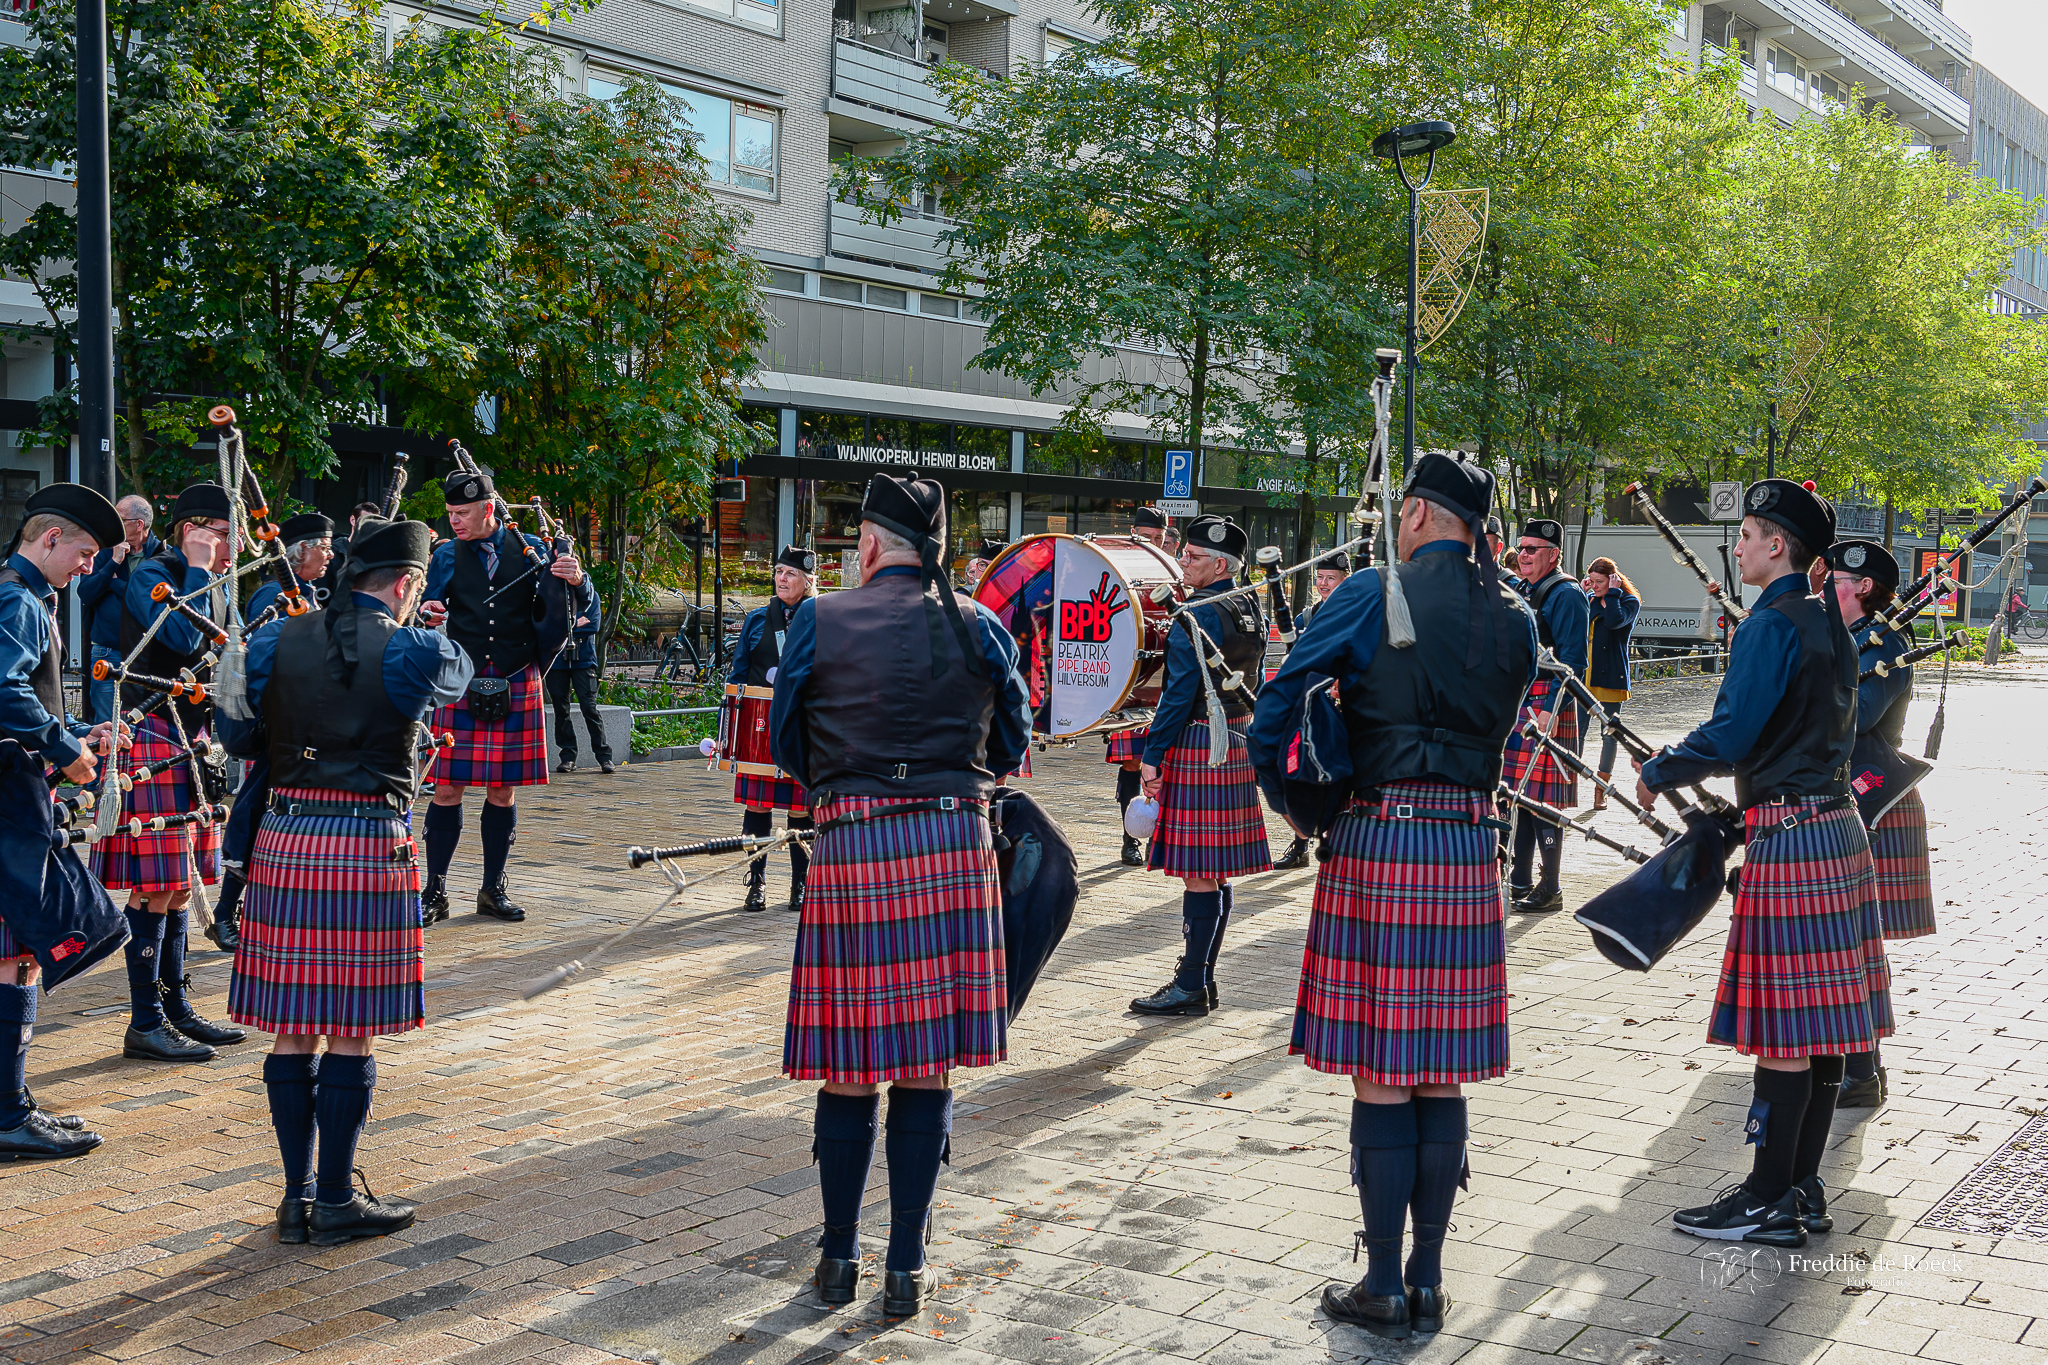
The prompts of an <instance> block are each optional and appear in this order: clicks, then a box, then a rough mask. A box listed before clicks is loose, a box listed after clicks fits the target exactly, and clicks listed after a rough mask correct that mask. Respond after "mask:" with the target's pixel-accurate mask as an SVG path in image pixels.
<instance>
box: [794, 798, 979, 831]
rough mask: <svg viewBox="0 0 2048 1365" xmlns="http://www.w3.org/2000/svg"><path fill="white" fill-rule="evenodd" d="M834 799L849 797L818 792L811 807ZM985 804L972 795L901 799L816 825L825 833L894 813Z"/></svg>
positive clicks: (879, 818) (970, 807)
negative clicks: (914, 799)
mask: <svg viewBox="0 0 2048 1365" xmlns="http://www.w3.org/2000/svg"><path fill="white" fill-rule="evenodd" d="M835 799H851V798H835V797H834V796H833V794H832V793H831V792H820V793H818V801H817V806H814V807H813V808H812V809H814V810H815V809H817V808H818V807H821V806H825V805H828V804H830V803H831V802H832V801H833V800H835ZM874 799H876V800H882V801H889V800H894V799H895V798H893V797H886V796H885V797H876V798H874ZM987 805H988V803H987V802H986V801H976V800H975V799H974V798H973V797H969V796H934V797H930V798H928V799H926V800H923V801H902V802H900V803H899V804H897V805H893V806H883V807H881V808H880V809H879V810H878V809H875V808H873V807H868V808H866V809H862V810H850V811H848V812H846V813H845V814H844V815H835V816H833V817H832V818H831V819H830V820H827V821H825V823H823V824H821V825H819V826H818V833H820V834H827V833H830V832H831V831H832V830H835V829H845V828H846V827H847V826H848V825H859V824H865V823H866V822H868V821H870V820H887V819H888V818H890V817H891V816H894V815H919V814H922V813H923V812H925V811H929V810H942V811H961V810H971V809H973V808H974V807H975V806H982V807H984V808H985V807H986V806H987Z"/></svg>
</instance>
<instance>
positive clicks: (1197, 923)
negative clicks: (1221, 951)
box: [1174, 891, 1223, 991]
mask: <svg viewBox="0 0 2048 1365" xmlns="http://www.w3.org/2000/svg"><path fill="white" fill-rule="evenodd" d="M1222 918H1223V893H1222V892H1221V891H1183V892H1181V893H1180V926H1181V933H1182V935H1183V936H1184V937H1185V938H1186V940H1187V942H1186V944H1185V945H1184V947H1183V949H1182V951H1181V958H1180V971H1179V973H1178V974H1177V975H1176V976H1175V977H1174V980H1176V981H1178V982H1179V983H1180V985H1181V986H1182V988H1183V989H1186V990H1191V991H1199V990H1206V989H1207V988H1208V985H1209V979H1208V972H1209V949H1210V947H1211V946H1212V945H1213V944H1214V943H1215V941H1216V925H1217V922H1218V921H1219V920H1221V919H1222Z"/></svg>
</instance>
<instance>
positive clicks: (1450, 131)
mask: <svg viewBox="0 0 2048 1365" xmlns="http://www.w3.org/2000/svg"><path fill="white" fill-rule="evenodd" d="M1457 138H1458V130H1457V129H1456V128H1453V127H1452V126H1451V125H1450V124H1448V123H1444V122H1441V121H1433V122H1428V123H1410V124H1407V125H1406V126H1404V127H1400V128H1394V129H1391V130H1389V131H1387V132H1384V133H1381V134H1380V135H1379V136H1378V137H1376V138H1374V139H1373V142H1372V151H1373V155H1374V156H1381V157H1386V158H1389V159H1390V160H1392V161H1393V163H1394V174H1396V175H1398V176H1400V177H1401V186H1402V188H1403V189H1405V190H1407V191H1408V331H1407V336H1406V337H1405V339H1404V340H1403V343H1402V359H1403V362H1404V367H1405V368H1406V370H1407V380H1406V382H1405V383H1404V384H1403V385H1402V388H1403V389H1404V390H1405V393H1404V396H1403V399H1402V404H1403V408H1402V411H1403V426H1404V430H1403V432H1402V435H1401V473H1402V475H1403V476H1405V475H1406V474H1407V472H1408V470H1409V469H1410V468H1412V467H1413V466H1414V464H1415V374H1416V361H1415V352H1416V345H1415V309H1416V295H1417V293H1418V292H1419V291H1420V289H1421V280H1420V279H1419V278H1418V276H1419V273H1420V268H1419V263H1420V259H1421V255H1420V253H1421V237H1422V192H1423V190H1425V189H1427V188H1428V187H1429V181H1430V178H1431V177H1432V176H1434V175H1435V174H1436V154H1437V153H1438V152H1440V151H1442V150H1443V149H1444V148H1446V147H1448V146H1450V145H1451V144H1452V143H1453V142H1455V141H1457ZM1425 152H1426V153H1428V154H1429V161H1428V164H1427V165H1426V166H1424V168H1423V172H1422V179H1421V180H1420V181H1416V180H1410V179H1409V178H1408V158H1409V157H1411V156H1420V155H1422V154H1423V153H1425ZM1396 482H1398V480H1396Z"/></svg>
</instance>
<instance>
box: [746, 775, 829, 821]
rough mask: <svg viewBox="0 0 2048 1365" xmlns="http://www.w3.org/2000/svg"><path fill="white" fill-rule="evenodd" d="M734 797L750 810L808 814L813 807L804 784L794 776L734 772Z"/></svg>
mask: <svg viewBox="0 0 2048 1365" xmlns="http://www.w3.org/2000/svg"><path fill="white" fill-rule="evenodd" d="M732 799H733V800H735V801H737V802H738V803H739V804H741V805H743V806H745V807H746V808H747V809H748V810H786V811H791V812H794V813H798V814H806V813H808V812H809V811H810V808H811V804H810V802H811V799H810V797H809V796H808V795H807V794H806V793H805V792H804V784H803V783H801V782H799V781H797V780H796V779H795V778H793V777H756V776H754V775H753V774H752V773H734V774H733V778H732Z"/></svg>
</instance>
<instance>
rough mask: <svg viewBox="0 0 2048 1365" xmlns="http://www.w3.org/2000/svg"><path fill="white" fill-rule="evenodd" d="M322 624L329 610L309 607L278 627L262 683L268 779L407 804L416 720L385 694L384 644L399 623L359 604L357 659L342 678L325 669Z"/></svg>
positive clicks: (412, 789)
mask: <svg viewBox="0 0 2048 1365" xmlns="http://www.w3.org/2000/svg"><path fill="white" fill-rule="evenodd" d="M326 623H327V616H326V613H324V612H308V613H307V614H306V615H304V616H295V617H292V618H291V619H289V620H287V621H286V622H285V623H284V625H283V627H282V628H281V629H280V630H279V632H278V637H277V662H276V663H275V664H273V665H272V666H271V671H270V681H269V682H268V683H266V684H265V685H264V688H263V725H264V729H265V730H266V731H267V732H268V733H269V735H270V785H271V786H273V787H330V788H334V789H336V790H339V791H346V792H356V793H358V794H359V795H362V796H396V797H398V798H399V799H401V800H403V801H404V802H406V803H407V804H408V805H410V804H411V802H412V799H413V796H414V794H415V793H416V791H417V789H418V780H417V778H416V777H415V776H414V768H413V754H414V746H415V745H416V744H417V743H418V736H417V732H418V730H419V722H418V721H416V720H414V719H413V718H412V717H411V716H408V715H406V714H405V713H404V712H402V711H400V710H399V709H398V708H397V707H395V706H393V705H392V704H391V699H390V698H389V697H387V696H386V695H385V694H384V647H385V646H386V645H388V644H389V643H390V642H391V637H392V636H393V635H394V634H396V633H397V631H398V623H397V622H396V621H394V620H392V619H391V618H390V617H389V616H386V615H384V614H383V613H382V612H378V611H370V610H367V609H365V608H362V607H358V608H357V609H356V647H357V650H358V653H357V659H358V660H359V662H358V663H357V664H356V671H355V677H354V679H353V680H352V681H351V682H349V683H347V684H343V683H338V682H336V681H335V680H334V676H333V675H332V674H331V673H329V672H328V671H327V624H326Z"/></svg>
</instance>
